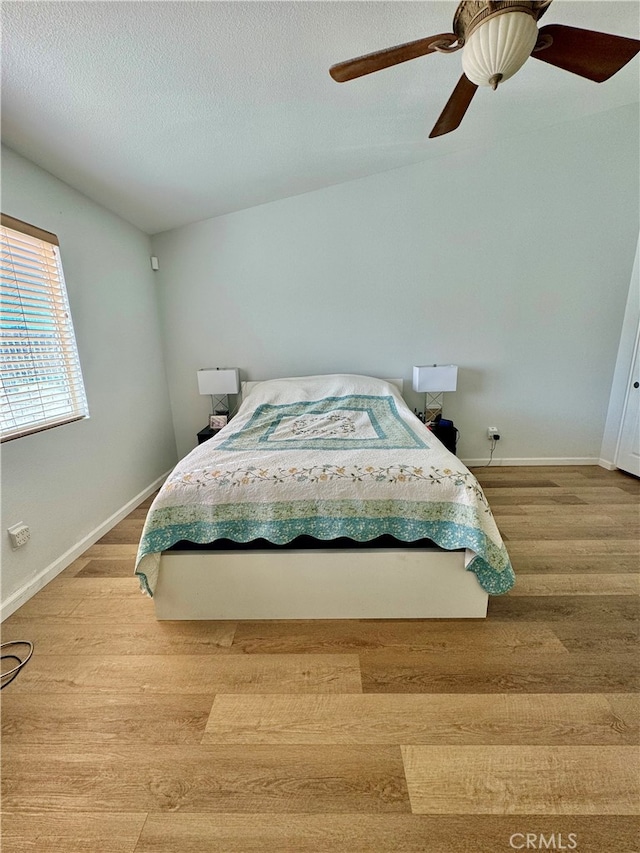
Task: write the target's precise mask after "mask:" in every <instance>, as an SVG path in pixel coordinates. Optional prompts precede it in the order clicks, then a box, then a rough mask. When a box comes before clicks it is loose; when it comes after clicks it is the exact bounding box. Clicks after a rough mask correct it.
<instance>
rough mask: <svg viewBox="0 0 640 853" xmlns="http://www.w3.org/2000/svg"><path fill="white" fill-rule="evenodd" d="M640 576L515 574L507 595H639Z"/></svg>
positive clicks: (634, 574) (624, 574) (620, 574)
mask: <svg viewBox="0 0 640 853" xmlns="http://www.w3.org/2000/svg"><path fill="white" fill-rule="evenodd" d="M638 594H640V574H638V573H637V572H633V573H619V574H595V573H579V572H573V573H572V574H567V573H564V574H548V575H531V574H529V575H526V574H525V575H518V576H517V580H516V585H515V586H514V587H513V589H512V590H511V591H510V592H509V595H510V596H514V595H636V596H637V595H638Z"/></svg>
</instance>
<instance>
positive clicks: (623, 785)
mask: <svg viewBox="0 0 640 853" xmlns="http://www.w3.org/2000/svg"><path fill="white" fill-rule="evenodd" d="M402 755H403V759H404V763H405V771H406V774H407V784H408V786H409V796H410V798H411V808H412V811H414V812H415V813H417V814H466V815H468V814H546V815H550V814H565V815H578V814H587V815H588V814H592V815H593V814H597V815H605V814H610V815H635V814H639V813H640V777H639V775H638V767H640V748H638V747H635V746H599V747H597V746H553V747H552V746H517V747H514V746H404V747H402ZM604 779H606V780H607V783H606V785H603V780H604Z"/></svg>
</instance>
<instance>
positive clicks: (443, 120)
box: [429, 74, 478, 139]
mask: <svg viewBox="0 0 640 853" xmlns="http://www.w3.org/2000/svg"><path fill="white" fill-rule="evenodd" d="M477 89H478V87H477V86H476V84H475V83H472V82H471V80H469V78H468V77H467V76H466V75H465V74H463V75H462V77H461V78H460V79H459V80H458V84H457V86H456V88H455V89H454V90H453V92H452V93H451V97H450V98H449V100H448V101H447V104H446V106H445V108H444V109H443V110H442V112H441V113H440V118H439V119H438V121H437V122H436V123H435V126H434V128H433V130H432V131H431V133H430V134H429V139H433V138H434V136H442V135H443V134H445V133H451V131H452V130H455V129H456V127H458V125H459V124H460V122H461V121H462V119H463V118H464V114H465V113H466V111H467V109H468V107H469V104H470V103H471V101H472V100H473V96H474V95H475V93H476V91H477Z"/></svg>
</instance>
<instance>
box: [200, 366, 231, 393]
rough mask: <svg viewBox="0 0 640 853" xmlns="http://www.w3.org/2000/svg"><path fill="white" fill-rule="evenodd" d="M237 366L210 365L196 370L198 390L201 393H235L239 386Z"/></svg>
mask: <svg viewBox="0 0 640 853" xmlns="http://www.w3.org/2000/svg"><path fill="white" fill-rule="evenodd" d="M238 374H239V371H238V368H237V367H211V368H207V369H205V370H199V371H198V391H199V392H200V393H201V394H211V395H222V394H237V393H238V390H239V388H240V380H239V376H238Z"/></svg>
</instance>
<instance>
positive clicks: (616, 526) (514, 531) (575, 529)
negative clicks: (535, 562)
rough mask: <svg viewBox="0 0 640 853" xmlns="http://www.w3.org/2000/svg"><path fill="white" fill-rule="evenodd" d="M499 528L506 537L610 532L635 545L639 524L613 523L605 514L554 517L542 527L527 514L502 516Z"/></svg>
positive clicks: (595, 536) (576, 536)
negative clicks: (580, 516)
mask: <svg viewBox="0 0 640 853" xmlns="http://www.w3.org/2000/svg"><path fill="white" fill-rule="evenodd" d="M498 527H499V528H500V532H501V533H502V534H503V535H504V536H506V537H507V538H508V539H510V540H511V539H519V540H521V541H522V540H526V539H547V538H548V539H554V540H555V539H558V538H559V537H560V536H564V537H566V538H567V539H569V540H571V539H579V540H580V539H586V538H588V537H589V536H591V537H592V538H593V539H604V538H605V537H606V536H608V535H611V536H613V537H615V538H616V539H630V540H631V541H632V542H633V543H635V545H636V546H637V543H638V527H637V525H634V524H626V523H625V522H624V521H618V522H617V523H612V520H611V518H610V517H607V516H604V515H602V516H600V515H598V516H583V517H582V518H573V519H570V518H568V517H565V518H554V519H553V520H547V521H546V522H545V524H544V527H543V528H542V526H541V525H540V522H539V521H537V520H536V519H532V518H531V517H528V516H517V517H516V516H503V517H502V518H500V520H499V522H498Z"/></svg>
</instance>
